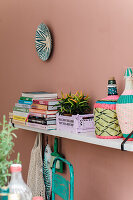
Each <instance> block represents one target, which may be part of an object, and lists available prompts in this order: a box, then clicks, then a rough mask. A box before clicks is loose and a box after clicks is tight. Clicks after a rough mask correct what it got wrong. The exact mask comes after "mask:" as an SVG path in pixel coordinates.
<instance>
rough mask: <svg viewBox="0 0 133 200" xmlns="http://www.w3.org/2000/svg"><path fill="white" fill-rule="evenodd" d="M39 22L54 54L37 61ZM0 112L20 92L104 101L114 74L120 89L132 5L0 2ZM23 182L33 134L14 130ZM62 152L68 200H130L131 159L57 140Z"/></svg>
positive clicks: (80, 0)
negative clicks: (70, 185) (71, 178)
mask: <svg viewBox="0 0 133 200" xmlns="http://www.w3.org/2000/svg"><path fill="white" fill-rule="evenodd" d="M41 22H44V23H46V24H47V25H48V26H49V28H50V30H51V32H52V35H53V45H54V47H53V54H52V56H51V59H50V60H48V61H47V62H42V61H41V60H40V59H39V58H38V56H37V53H36V50H35V45H34V43H35V42H34V41H35V31H36V28H37V26H38V25H39V24H40V23H41ZM0 63H1V65H0V66H1V71H0V91H1V98H0V110H1V116H2V115H3V114H4V113H5V114H6V115H7V116H8V112H9V111H11V110H12V108H13V105H14V103H15V102H16V101H17V99H18V98H19V97H20V95H21V92H22V91H34V90H46V91H53V92H56V91H57V92H58V94H60V91H61V90H63V91H64V92H68V91H70V90H71V91H72V92H75V91H76V90H77V89H79V90H83V92H84V93H85V94H87V93H88V94H89V95H90V96H91V100H92V101H91V102H92V105H93V103H94V101H95V100H96V99H99V98H102V97H105V95H106V91H107V88H106V84H107V80H108V78H110V77H111V76H113V75H115V77H116V80H117V83H118V87H119V92H121V91H122V90H123V86H124V81H123V76H122V75H123V72H124V66H127V65H132V63H133V1H132V0H126V1H124V0H111V1H110V0H93V1H92V0H77V1H76V0H73V1H72V0H54V1H52V0H45V1H44V0H28V1H26V0H19V1H18V0H10V1H8V0H1V1H0ZM17 133H18V134H17V135H18V138H17V140H16V146H15V150H16V151H19V152H20V153H21V160H22V163H23V176H24V177H25V179H26V176H27V170H28V163H29V156H30V150H31V148H32V146H33V142H34V139H35V134H34V133H31V132H28V131H22V130H18V131H17ZM61 152H62V153H63V154H64V155H65V156H66V158H67V159H68V160H69V161H70V162H71V163H72V164H73V166H74V170H75V200H88V199H92V200H112V199H113V200H118V199H121V200H125V199H126V200H132V198H133V190H132V184H133V173H132V166H133V154H132V153H129V152H121V151H119V150H113V149H109V148H104V147H99V146H96V145H90V144H85V143H82V142H75V141H70V140H67V139H62V150H61Z"/></svg>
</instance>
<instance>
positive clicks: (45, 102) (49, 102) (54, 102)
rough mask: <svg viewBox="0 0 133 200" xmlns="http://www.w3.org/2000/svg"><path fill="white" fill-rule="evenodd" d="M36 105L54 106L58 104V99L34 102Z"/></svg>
mask: <svg viewBox="0 0 133 200" xmlns="http://www.w3.org/2000/svg"><path fill="white" fill-rule="evenodd" d="M33 103H35V104H41V105H47V106H54V105H56V104H58V101H57V99H40V100H33Z"/></svg>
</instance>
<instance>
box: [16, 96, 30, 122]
mask: <svg viewBox="0 0 133 200" xmlns="http://www.w3.org/2000/svg"><path fill="white" fill-rule="evenodd" d="M32 103H33V101H32V98H31V97H28V96H27V97H26V96H21V97H20V99H19V100H18V102H17V103H15V106H14V108H13V120H12V122H13V123H14V124H19V125H26V121H27V118H28V116H29V109H30V108H31V104H32Z"/></svg>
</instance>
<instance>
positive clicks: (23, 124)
mask: <svg viewBox="0 0 133 200" xmlns="http://www.w3.org/2000/svg"><path fill="white" fill-rule="evenodd" d="M12 123H14V124H18V125H22V126H25V123H26V122H25V121H20V120H12Z"/></svg>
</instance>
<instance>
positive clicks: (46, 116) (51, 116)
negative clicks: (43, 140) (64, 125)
mask: <svg viewBox="0 0 133 200" xmlns="http://www.w3.org/2000/svg"><path fill="white" fill-rule="evenodd" d="M43 116H44V117H45V118H46V119H50V118H56V115H55V114H53V115H50V114H49V115H45V114H44V115H43Z"/></svg>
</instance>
